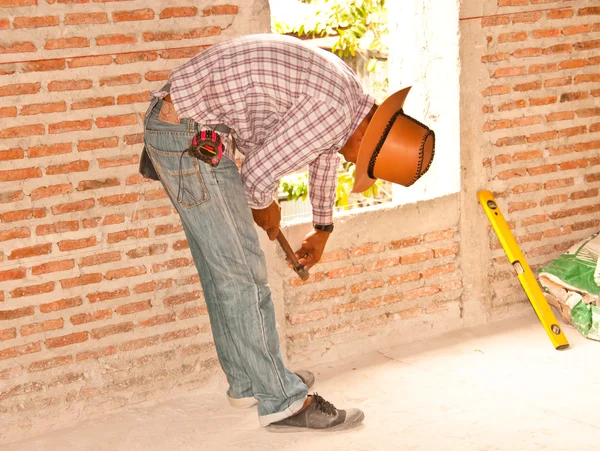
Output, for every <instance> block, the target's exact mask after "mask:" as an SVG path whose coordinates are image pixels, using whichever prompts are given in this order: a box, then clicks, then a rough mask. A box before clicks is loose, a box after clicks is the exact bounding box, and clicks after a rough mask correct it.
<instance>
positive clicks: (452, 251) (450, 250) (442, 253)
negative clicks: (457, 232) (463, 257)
mask: <svg viewBox="0 0 600 451" xmlns="http://www.w3.org/2000/svg"><path fill="white" fill-rule="evenodd" d="M458 250H459V246H458V244H454V245H452V246H449V247H443V248H439V249H434V250H433V256H434V257H435V258H440V257H448V256H454V255H456V254H457V253H458Z"/></svg>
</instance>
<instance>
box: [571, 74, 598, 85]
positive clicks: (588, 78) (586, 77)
mask: <svg viewBox="0 0 600 451" xmlns="http://www.w3.org/2000/svg"><path fill="white" fill-rule="evenodd" d="M599 82H600V74H583V75H577V76H576V77H575V84H579V83H599Z"/></svg>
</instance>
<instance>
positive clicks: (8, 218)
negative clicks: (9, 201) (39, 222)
mask: <svg viewBox="0 0 600 451" xmlns="http://www.w3.org/2000/svg"><path fill="white" fill-rule="evenodd" d="M45 217H46V209H45V208H29V209H27V210H17V211H9V212H8V213H4V214H2V215H0V221H2V222H17V221H25V220H27V219H31V218H45Z"/></svg>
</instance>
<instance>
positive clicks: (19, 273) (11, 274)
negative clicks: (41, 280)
mask: <svg viewBox="0 0 600 451" xmlns="http://www.w3.org/2000/svg"><path fill="white" fill-rule="evenodd" d="M25 273H26V271H25V268H17V269H9V270H6V271H0V282H5V281H7V280H18V279H24V278H25Z"/></svg>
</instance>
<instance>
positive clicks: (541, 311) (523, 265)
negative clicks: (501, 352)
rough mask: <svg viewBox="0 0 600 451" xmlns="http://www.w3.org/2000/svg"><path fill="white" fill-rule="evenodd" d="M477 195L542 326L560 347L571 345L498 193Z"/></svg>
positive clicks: (482, 192) (481, 192)
mask: <svg viewBox="0 0 600 451" xmlns="http://www.w3.org/2000/svg"><path fill="white" fill-rule="evenodd" d="M477 198H478V199H479V203H481V206H482V207H483V210H484V211H485V214H486V215H487V217H488V219H489V221H490V223H491V224H492V227H493V229H494V232H496V236H498V240H500V244H502V248H503V249H504V252H506V256H507V257H508V261H510V264H511V265H513V268H515V271H516V273H517V277H518V278H519V281H520V282H521V285H522V286H523V289H524V290H525V294H527V297H528V298H529V302H531V306H532V307H533V310H535V313H536V315H537V316H538V318H539V320H540V322H541V323H542V326H544V329H546V333H547V334H548V337H550V341H551V342H552V344H553V345H554V347H555V348H556V349H565V348H568V347H569V342H568V341H567V337H565V335H564V334H563V332H562V330H561V328H560V325H559V324H558V321H557V320H556V317H555V316H554V313H552V309H551V308H550V305H548V301H546V297H545V296H544V293H543V291H542V289H541V288H540V286H539V284H538V282H537V280H536V279H535V276H534V275H533V272H532V271H531V268H530V267H529V265H528V264H527V260H525V257H524V256H523V253H522V252H521V249H520V248H519V245H518V244H517V241H516V240H515V237H514V236H513V234H512V232H511V231H510V229H509V228H508V224H507V223H506V220H505V219H504V216H503V215H502V212H501V211H500V208H499V207H498V204H497V203H496V200H495V199H494V196H493V195H492V193H491V192H489V191H480V192H479V193H477Z"/></svg>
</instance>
